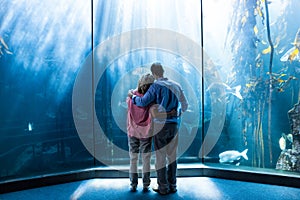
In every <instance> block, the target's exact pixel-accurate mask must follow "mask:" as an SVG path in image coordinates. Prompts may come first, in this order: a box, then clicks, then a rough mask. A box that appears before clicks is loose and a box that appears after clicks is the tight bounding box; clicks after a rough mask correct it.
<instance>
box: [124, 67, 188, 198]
mask: <svg viewBox="0 0 300 200" xmlns="http://www.w3.org/2000/svg"><path fill="white" fill-rule="evenodd" d="M151 72H152V75H153V76H154V78H155V80H156V81H155V82H154V83H153V84H152V85H151V86H150V88H149V89H148V91H147V92H146V93H145V94H144V96H143V97H139V96H136V95H133V94H132V92H131V91H129V93H128V96H129V97H131V98H132V102H133V103H134V104H136V105H137V106H141V107H144V106H148V105H150V104H156V105H157V108H156V112H158V113H171V114H167V115H159V114H158V115H154V116H152V118H153V119H152V122H153V134H154V137H153V138H154V148H155V153H156V163H155V168H156V172H157V184H158V188H153V190H154V191H155V192H158V193H160V194H163V195H164V194H168V193H174V192H176V191H177V189H176V171H177V161H176V155H177V146H178V134H177V133H178V129H179V116H180V114H181V112H184V111H186V110H187V107H188V103H187V100H186V97H185V95H184V93H183V90H182V88H181V86H180V85H179V84H178V83H176V82H174V81H171V80H169V79H168V78H165V77H164V69H163V67H162V65H161V64H160V63H153V64H152V65H151ZM173 110H176V111H177V112H175V113H176V114H174V112H173ZM172 113H173V114H172ZM162 116H164V117H162ZM167 161H168V162H167Z"/></svg>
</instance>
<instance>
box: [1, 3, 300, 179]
mask: <svg viewBox="0 0 300 200" xmlns="http://www.w3.org/2000/svg"><path fill="white" fill-rule="evenodd" d="M0 5H1V6H0V10H1V12H0V21H1V23H0V97H1V103H0V108H1V112H0V181H6V180H13V179H15V178H30V177H34V176H41V175H47V174H53V173H67V172H70V171H72V170H83V169H89V168H95V167H99V168H100V167H107V166H108V167H116V166H121V165H122V166H125V168H126V166H127V167H128V168H129V153H128V140H127V129H126V116H127V104H126V98H127V93H128V90H130V89H134V88H136V86H137V81H138V79H139V78H140V77H141V75H143V74H145V73H150V66H151V64H152V63H153V62H160V63H162V65H163V66H164V68H165V76H166V77H168V78H170V79H172V80H174V81H176V82H178V83H180V85H181V86H182V88H183V90H184V92H185V95H186V96H187V99H188V102H189V108H188V110H187V111H186V112H184V113H183V114H182V116H181V124H180V129H179V132H178V134H179V145H178V163H179V164H199V163H200V164H204V165H209V166H217V167H223V168H234V169H236V170H244V169H251V170H254V171H255V170H260V171H262V170H269V171H270V170H271V171H272V172H274V173H277V172H278V173H279V172H280V173H282V172H283V173H290V172H293V173H299V172H300V136H299V134H300V105H299V103H300V87H299V86H300V84H299V79H300V53H299V51H300V24H299V21H298V19H299V18H300V13H299V11H298V8H299V7H300V1H298V0H273V1H270V0H248V1H245V0H226V1H225V0H201V1H199V0H189V1H182V0H164V1H160V0H152V1H147V0H140V1H135V0H114V1H105V0H90V1H85V0H43V1H40V0H31V1H26V0H11V1H1V2H0ZM151 163H152V164H154V163H155V158H154V157H153V158H152V159H151Z"/></svg>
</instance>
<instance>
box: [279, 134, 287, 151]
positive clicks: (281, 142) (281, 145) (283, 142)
mask: <svg viewBox="0 0 300 200" xmlns="http://www.w3.org/2000/svg"><path fill="white" fill-rule="evenodd" d="M279 147H280V149H281V150H282V151H283V150H285V148H286V141H285V138H284V137H283V136H281V138H280V139H279Z"/></svg>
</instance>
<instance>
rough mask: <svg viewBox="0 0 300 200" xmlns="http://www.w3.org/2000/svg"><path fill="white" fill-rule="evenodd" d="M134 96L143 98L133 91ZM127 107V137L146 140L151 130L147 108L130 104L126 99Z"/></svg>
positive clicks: (130, 101)
mask: <svg viewBox="0 0 300 200" xmlns="http://www.w3.org/2000/svg"><path fill="white" fill-rule="evenodd" d="M134 94H135V95H138V96H143V95H142V94H140V93H138V92H137V91H134ZM126 102H127V105H128V111H127V134H128V136H129V137H136V138H139V139H141V138H148V137H149V131H150V128H151V116H150V113H149V108H150V107H149V106H147V107H138V106H136V105H134V104H133V103H132V99H130V98H129V97H127V99H126Z"/></svg>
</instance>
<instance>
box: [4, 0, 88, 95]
mask: <svg viewBox="0 0 300 200" xmlns="http://www.w3.org/2000/svg"><path fill="white" fill-rule="evenodd" d="M0 5H1V10H2V12H1V14H0V16H1V18H2V19H3V22H2V23H1V25H0V36H2V37H4V38H5V39H6V41H7V43H8V45H9V48H10V49H11V51H12V55H11V58H12V59H13V61H14V63H13V64H14V65H13V66H11V68H12V69H11V71H12V72H15V73H16V72H20V71H22V70H25V71H26V78H27V77H28V78H30V76H28V75H29V74H31V75H34V76H36V75H38V74H45V73H47V74H48V75H49V76H48V81H49V84H48V87H49V89H52V90H56V91H59V94H57V98H60V96H61V95H63V94H64V92H65V90H66V89H67V88H69V87H70V85H71V84H72V82H73V80H74V76H75V73H76V72H77V70H78V68H79V67H80V65H81V63H82V62H83V61H84V59H85V57H86V54H87V53H88V51H90V49H91V43H90V41H91V4H90V2H86V1H82V0H64V1H60V0H43V1H39V0H30V1H27V0H14V1H2V2H1V3H0ZM27 72H29V73H27Z"/></svg>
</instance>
